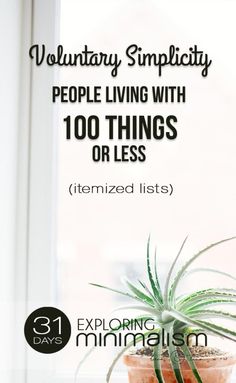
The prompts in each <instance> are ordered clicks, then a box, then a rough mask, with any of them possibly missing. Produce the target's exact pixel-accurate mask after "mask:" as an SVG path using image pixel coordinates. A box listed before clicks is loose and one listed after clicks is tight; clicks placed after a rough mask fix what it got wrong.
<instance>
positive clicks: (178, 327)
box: [84, 237, 236, 383]
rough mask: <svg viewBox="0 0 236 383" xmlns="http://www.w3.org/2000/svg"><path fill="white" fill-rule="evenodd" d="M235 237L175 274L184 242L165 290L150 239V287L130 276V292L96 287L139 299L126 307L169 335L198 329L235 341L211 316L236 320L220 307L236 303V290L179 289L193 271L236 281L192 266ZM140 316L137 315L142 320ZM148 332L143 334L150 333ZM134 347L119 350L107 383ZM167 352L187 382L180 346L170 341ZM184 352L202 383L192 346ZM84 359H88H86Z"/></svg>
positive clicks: (157, 353)
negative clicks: (134, 303) (187, 290)
mask: <svg viewBox="0 0 236 383" xmlns="http://www.w3.org/2000/svg"><path fill="white" fill-rule="evenodd" d="M235 238H236V237H231V238H227V239H223V240H221V241H219V242H216V243H213V244H211V245H209V246H207V247H205V248H204V249H202V250H201V251H199V252H198V253H197V254H195V255H193V256H192V257H191V258H190V259H189V260H188V261H187V262H186V263H185V264H184V265H183V266H182V267H181V268H180V270H179V271H178V272H177V273H176V274H175V275H174V269H175V266H176V263H177V260H178V259H179V256H180V254H181V252H182V249H183V247H184V245H185V242H186V239H187V238H185V240H184V241H183V243H182V245H181V247H180V250H179V252H178V254H177V256H176V258H175V260H174V262H173V264H172V265H171V267H170V269H169V272H168V275H167V278H166V283H165V286H164V289H163V290H162V288H161V285H160V282H159V277H158V272H157V258H156V252H155V257H154V267H152V265H151V261H150V238H149V239H148V243H147V275H148V279H149V284H150V286H149V287H148V286H147V285H146V284H145V283H143V282H141V281H138V287H137V284H135V285H134V284H133V283H132V282H130V281H129V280H128V279H126V280H125V283H126V286H127V288H128V291H127V292H126V291H119V290H116V289H112V288H109V287H106V286H102V285H98V284H94V283H92V285H93V286H97V287H101V288H104V289H107V290H110V291H112V292H115V293H118V294H122V295H125V296H126V297H128V298H130V299H132V300H135V301H136V302H138V304H136V305H132V306H125V309H127V308H130V309H134V310H136V311H137V310H139V311H140V312H142V313H143V317H148V318H151V319H152V320H153V321H155V323H156V329H155V331H157V332H159V333H160V332H161V331H163V330H164V331H167V332H168V333H169V334H170V336H171V335H173V334H174V333H176V332H179V331H181V333H182V334H184V335H186V336H187V335H188V334H189V333H190V332H192V331H193V329H195V332H196V333H197V332H200V331H204V333H205V334H207V335H216V336H219V337H223V338H227V339H230V340H232V341H236V332H235V331H233V329H229V328H226V327H224V326H221V325H219V324H216V323H213V322H212V319H216V318H219V319H231V320H236V315H234V314H233V313H230V312H226V311H222V310H220V309H219V308H218V307H219V306H223V305H229V304H235V305H236V289H228V288H222V287H221V288H208V289H204V290H198V291H195V292H193V293H186V294H184V295H181V296H180V295H178V294H177V288H178V287H179V284H180V283H181V282H182V281H183V279H184V278H185V277H186V276H188V275H190V274H191V273H198V272H207V273H216V274H221V275H224V276H226V277H228V278H231V279H233V280H236V278H235V277H234V276H232V275H230V274H228V273H225V272H222V271H220V270H215V269H208V268H197V269H196V268H195V269H189V267H190V266H191V265H192V263H193V262H194V261H195V260H196V259H197V258H199V257H200V256H201V255H202V254H204V253H206V252H207V251H208V250H210V249H212V248H213V247H216V246H218V245H220V244H222V243H224V242H227V241H230V240H232V239H235ZM140 318H141V316H139V317H137V318H135V320H139V319H140ZM122 330H124V328H121V327H119V328H117V329H116V331H122ZM148 335H149V333H148V332H147V333H145V334H144V336H148ZM132 346H133V343H132V342H130V343H129V344H128V345H127V346H126V347H125V348H124V349H122V350H121V352H119V354H118V355H117V357H116V358H115V360H114V361H113V363H112V365H111V367H110V369H109V371H108V374H107V380H106V381H107V383H109V381H110V377H111V373H112V371H113V369H114V366H115V364H116V362H117V361H118V360H119V358H120V357H121V356H122V355H123V354H124V353H125V352H126V350H128V349H129V348H130V347H132ZM162 347H163V346H162V342H159V344H158V345H156V346H154V347H153V363H154V370H155V374H156V377H157V380H158V382H159V383H164V379H163V374H162V370H161V355H162ZM167 347H168V354H169V358H170V362H171V365H172V368H173V371H174V374H175V377H176V381H177V382H178V383H184V380H183V377H182V373H181V368H180V360H179V358H178V357H177V358H176V355H178V353H177V347H176V346H175V345H173V343H172V342H170V344H168V346H167ZM180 347H181V349H182V353H183V354H184V356H185V358H186V360H187V362H188V364H189V366H190V368H191V369H192V372H193V374H194V376H195V379H196V381H197V382H198V383H202V379H201V377H200V374H199V372H198V370H197V368H196V365H195V363H194V360H193V358H191V352H190V349H189V346H188V345H187V344H184V345H182V346H180ZM84 359H85V358H84Z"/></svg>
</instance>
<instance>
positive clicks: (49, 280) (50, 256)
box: [0, 0, 60, 383]
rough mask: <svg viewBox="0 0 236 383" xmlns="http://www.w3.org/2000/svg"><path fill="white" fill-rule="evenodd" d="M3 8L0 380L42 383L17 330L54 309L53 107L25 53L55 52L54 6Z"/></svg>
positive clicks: (44, 74) (34, 1)
mask: <svg viewBox="0 0 236 383" xmlns="http://www.w3.org/2000/svg"><path fill="white" fill-rule="evenodd" d="M2 6H3V7H5V12H4V16H5V17H6V18H7V19H6V25H7V27H9V31H11V33H10V35H9V36H8V32H7V30H6V31H5V33H6V36H4V38H5V44H6V46H11V47H12V52H11V51H10V50H9V51H8V50H7V53H9V57H8V60H9V61H11V62H12V61H13V62H14V64H12V65H11V66H9V68H8V67H7V65H5V66H3V70H4V72H5V76H6V81H5V83H4V86H5V87H4V91H5V92H7V91H10V92H11V93H12V100H10V98H9V100H10V101H8V98H6V100H5V98H4V95H3V97H1V101H2V104H3V102H5V104H3V105H2V107H3V108H4V110H3V124H4V123H5V122H7V123H8V125H9V126H8V125H6V124H5V126H4V129H5V130H6V134H5V136H6V137H5V136H4V144H5V145H7V148H6V150H5V151H4V153H3V161H4V163H9V161H11V162H10V166H9V169H3V174H2V173H1V174H2V176H3V177H4V176H5V175H6V173H7V171H8V173H9V177H8V178H9V180H10V182H9V185H7V187H6V190H5V191H3V194H1V196H3V198H6V202H3V203H5V204H6V208H5V209H4V214H3V215H2V217H1V223H3V225H4V224H5V226H6V227H5V229H6V231H7V235H6V236H5V238H3V239H2V238H1V239H0V243H1V245H3V247H4V245H5V248H6V251H5V253H4V254H3V258H2V260H1V266H2V265H3V266H6V267H5V270H4V271H3V272H2V274H3V275H4V273H5V277H4V279H3V278H2V283H1V287H2V294H1V296H3V297H4V300H5V302H6V310H5V314H6V315H7V316H8V320H7V321H6V322H8V323H7V324H6V325H8V326H7V327H6V325H5V323H4V325H5V327H4V329H5V332H6V341H7V342H6V346H7V348H5V345H4V348H5V352H4V350H3V358H1V360H2V363H3V364H5V360H6V361H7V362H8V364H7V367H6V368H5V369H4V371H3V372H2V374H1V377H2V379H3V380H4V382H5V383H39V382H40V383H41V382H42V381H43V382H45V383H47V382H48V383H49V382H53V379H52V377H53V366H52V365H51V362H50V358H45V355H43V354H42V355H41V354H39V353H36V352H35V351H34V350H32V349H31V348H30V347H28V346H26V341H25V339H24V333H23V328H24V322H25V320H26V317H27V315H28V314H29V313H30V312H31V311H33V310H34V309H36V308H38V307H40V306H47V305H53V304H55V295H56V288H55V287H56V283H55V279H54V278H55V274H56V272H55V260H56V257H55V248H54V247H55V244H56V241H55V222H56V209H55V206H56V174H57V171H56V146H57V138H56V134H55V130H56V129H55V120H54V108H53V105H52V104H51V103H50V102H49V101H48V97H47V95H48V94H50V87H51V85H52V84H53V81H54V76H55V73H54V71H53V70H48V68H47V67H45V66H42V67H35V65H33V62H32V61H31V60H30V58H29V54H28V51H29V48H30V46H31V45H32V44H34V43H37V44H41V43H44V44H46V46H47V47H48V49H50V50H53V49H54V46H55V44H56V39H57V36H58V33H57V20H59V16H58V12H59V6H60V0H9V1H4V4H2ZM1 31H2V29H1ZM3 32H4V31H3ZM13 71H14V73H13ZM11 77H12V78H13V79H12V81H11ZM7 87H9V90H8V88H7ZM13 138H14V140H13ZM8 145H9V148H8ZM1 170H2V169H1ZM3 180H4V178H3ZM5 210H6V213H5ZM9 214H11V216H12V219H11V221H10V220H9V219H8V215H9ZM13 216H14V218H13ZM1 300H2V298H1ZM6 311H7V312H6ZM8 327H9V328H8ZM2 328H3V327H2Z"/></svg>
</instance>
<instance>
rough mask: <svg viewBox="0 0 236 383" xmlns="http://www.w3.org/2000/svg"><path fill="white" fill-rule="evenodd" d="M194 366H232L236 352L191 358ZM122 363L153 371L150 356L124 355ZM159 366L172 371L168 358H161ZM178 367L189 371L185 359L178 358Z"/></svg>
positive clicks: (235, 358)
mask: <svg viewBox="0 0 236 383" xmlns="http://www.w3.org/2000/svg"><path fill="white" fill-rule="evenodd" d="M193 360H194V362H195V365H196V367H197V368H198V369H204V368H211V367H213V368H221V367H223V368H224V367H226V366H233V365H234V364H236V352H235V353H232V352H229V353H226V354H225V355H221V356H220V355H216V356H210V357H203V358H193ZM123 362H124V364H125V365H127V366H128V367H131V368H146V369H153V360H152V359H151V358H150V356H146V355H135V354H133V355H132V354H128V353H126V354H124V356H123ZM161 364H162V368H163V369H168V370H169V369H172V366H171V363H170V359H169V358H168V357H163V358H162V359H161ZM180 366H181V368H183V369H186V370H189V369H190V367H189V364H188V361H187V360H186V359H185V358H180Z"/></svg>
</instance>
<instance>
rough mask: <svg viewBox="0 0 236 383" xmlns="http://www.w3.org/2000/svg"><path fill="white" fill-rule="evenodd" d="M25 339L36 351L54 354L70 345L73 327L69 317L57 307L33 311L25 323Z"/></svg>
mask: <svg viewBox="0 0 236 383" xmlns="http://www.w3.org/2000/svg"><path fill="white" fill-rule="evenodd" d="M24 330H25V338H26V340H27V342H28V343H29V345H30V346H31V347H32V348H33V349H34V350H36V351H38V352H42V353H44V354H52V353H54V352H57V351H60V350H61V349H62V348H63V347H65V345H66V344H67V343H68V341H69V339H70V335H71V325H70V321H69V319H68V318H67V316H66V315H65V314H64V313H63V312H62V311H60V310H58V309H56V308H55V307H41V308H39V309H37V310H35V311H33V312H32V313H31V314H30V315H29V317H28V318H27V320H26V322H25V329H24Z"/></svg>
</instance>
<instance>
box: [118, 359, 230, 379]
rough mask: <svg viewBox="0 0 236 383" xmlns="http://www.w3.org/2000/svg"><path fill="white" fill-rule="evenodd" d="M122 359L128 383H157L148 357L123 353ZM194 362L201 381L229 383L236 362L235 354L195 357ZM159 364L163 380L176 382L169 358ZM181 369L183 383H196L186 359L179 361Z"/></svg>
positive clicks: (151, 362)
mask: <svg viewBox="0 0 236 383" xmlns="http://www.w3.org/2000/svg"><path fill="white" fill-rule="evenodd" d="M123 360H124V363H125V364H126V366H127V367H128V375H129V383H158V381H157V378H156V376H155V372H154V368H153V361H152V360H151V358H150V357H147V356H140V355H124V358H123ZM195 364H196V366H197V368H198V371H199V373H200V375H201V378H202V381H203V383H230V377H231V374H232V369H233V367H234V365H235V364H236V355H229V356H227V357H224V358H223V357H214V358H204V359H197V360H195ZM161 366H162V373H163V378H164V380H165V382H166V383H176V379H175V376H174V373H173V371H172V368H171V365H170V361H169V358H163V359H162V361H161ZM181 370H182V375H183V378H184V382H185V383H196V379H195V377H194V375H193V373H192V371H191V369H190V367H189V365H188V363H187V361H186V360H182V361H181Z"/></svg>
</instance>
